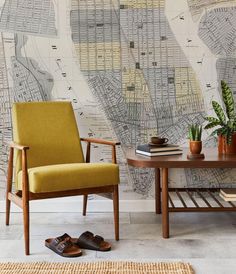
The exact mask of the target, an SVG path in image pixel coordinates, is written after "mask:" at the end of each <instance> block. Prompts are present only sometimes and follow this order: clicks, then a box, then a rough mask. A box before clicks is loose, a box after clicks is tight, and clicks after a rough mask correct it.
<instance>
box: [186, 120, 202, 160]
mask: <svg viewBox="0 0 236 274" xmlns="http://www.w3.org/2000/svg"><path fill="white" fill-rule="evenodd" d="M188 138H189V149H190V152H191V154H193V155H195V154H200V153H201V151H202V126H201V125H198V124H193V125H190V126H189V129H188Z"/></svg>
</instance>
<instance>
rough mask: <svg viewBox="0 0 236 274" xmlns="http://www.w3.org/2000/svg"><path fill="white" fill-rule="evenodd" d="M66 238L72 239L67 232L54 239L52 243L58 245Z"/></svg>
mask: <svg viewBox="0 0 236 274" xmlns="http://www.w3.org/2000/svg"><path fill="white" fill-rule="evenodd" d="M66 239H71V237H70V235H68V234H67V233H65V234H63V235H61V236H59V237H56V238H55V239H53V240H52V243H51V244H52V245H53V246H57V245H58V244H59V243H61V242H62V241H64V240H66Z"/></svg>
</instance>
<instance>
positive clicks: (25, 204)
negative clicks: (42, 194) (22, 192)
mask: <svg viewBox="0 0 236 274" xmlns="http://www.w3.org/2000/svg"><path fill="white" fill-rule="evenodd" d="M23 217H24V238H25V255H29V254H30V251H29V250H30V236H29V227H30V225H29V201H24V199H23Z"/></svg>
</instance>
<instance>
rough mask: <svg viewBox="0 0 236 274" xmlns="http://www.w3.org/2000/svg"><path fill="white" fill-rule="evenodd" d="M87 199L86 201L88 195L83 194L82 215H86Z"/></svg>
mask: <svg viewBox="0 0 236 274" xmlns="http://www.w3.org/2000/svg"><path fill="white" fill-rule="evenodd" d="M87 201H88V195H84V198H83V216H86V212H87Z"/></svg>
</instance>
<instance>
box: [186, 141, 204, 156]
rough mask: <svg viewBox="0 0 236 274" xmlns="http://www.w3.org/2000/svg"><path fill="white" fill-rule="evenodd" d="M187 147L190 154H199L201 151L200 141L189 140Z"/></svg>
mask: <svg viewBox="0 0 236 274" xmlns="http://www.w3.org/2000/svg"><path fill="white" fill-rule="evenodd" d="M189 149H190V152H191V153H192V154H200V153H201V151H202V141H190V142H189Z"/></svg>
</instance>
